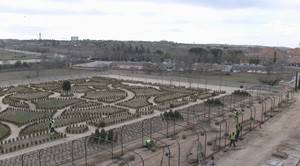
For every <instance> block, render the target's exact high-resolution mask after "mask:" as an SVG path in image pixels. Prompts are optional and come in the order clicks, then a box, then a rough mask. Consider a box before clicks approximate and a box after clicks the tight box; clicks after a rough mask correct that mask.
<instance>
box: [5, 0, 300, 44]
mask: <svg viewBox="0 0 300 166" xmlns="http://www.w3.org/2000/svg"><path fill="white" fill-rule="evenodd" d="M0 22H1V23H0V38H17V39H36V38H38V34H39V32H41V33H42V38H46V39H59V40H66V39H67V40H69V39H70V36H79V38H80V39H98V40H106V39H113V40H150V41H158V40H168V41H175V42H184V43H223V44H249V45H269V46H288V47H297V46H298V45H299V42H300V0H143V1H142V0H26V1H25V0H0Z"/></svg>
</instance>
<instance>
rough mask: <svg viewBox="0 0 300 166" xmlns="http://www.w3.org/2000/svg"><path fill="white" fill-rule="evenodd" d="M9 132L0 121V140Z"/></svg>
mask: <svg viewBox="0 0 300 166" xmlns="http://www.w3.org/2000/svg"><path fill="white" fill-rule="evenodd" d="M9 132H10V130H9V128H8V127H7V126H6V125H4V124H2V123H0V140H2V139H3V138H5V137H6V136H8V135H9Z"/></svg>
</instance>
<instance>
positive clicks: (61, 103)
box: [33, 98, 82, 109]
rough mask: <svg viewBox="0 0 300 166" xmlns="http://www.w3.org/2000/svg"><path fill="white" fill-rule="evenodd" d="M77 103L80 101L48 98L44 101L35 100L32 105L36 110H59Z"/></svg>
mask: <svg viewBox="0 0 300 166" xmlns="http://www.w3.org/2000/svg"><path fill="white" fill-rule="evenodd" d="M79 102H82V100H80V99H67V100H59V99H56V98H49V99H46V100H37V101H34V102H33V103H34V104H35V105H36V108H38V109H60V108H64V107H67V106H69V105H73V104H75V103H79Z"/></svg>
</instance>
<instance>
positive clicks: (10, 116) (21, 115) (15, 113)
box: [0, 109, 52, 126]
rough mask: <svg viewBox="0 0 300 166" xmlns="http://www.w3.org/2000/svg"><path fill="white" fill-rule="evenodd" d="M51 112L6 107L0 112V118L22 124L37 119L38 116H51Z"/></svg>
mask: <svg viewBox="0 0 300 166" xmlns="http://www.w3.org/2000/svg"><path fill="white" fill-rule="evenodd" d="M51 116H52V112H48V111H47V112H33V111H21V110H11V109H8V110H6V111H4V112H2V113H1V114H0V120H3V121H8V122H11V123H14V124H16V125H18V126H22V125H24V124H26V123H28V122H30V121H31V120H38V119H40V118H51Z"/></svg>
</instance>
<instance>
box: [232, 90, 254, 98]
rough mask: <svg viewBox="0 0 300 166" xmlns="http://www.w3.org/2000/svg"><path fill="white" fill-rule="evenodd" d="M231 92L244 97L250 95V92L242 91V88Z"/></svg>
mask: <svg viewBox="0 0 300 166" xmlns="http://www.w3.org/2000/svg"><path fill="white" fill-rule="evenodd" d="M232 94H233V95H238V96H244V97H249V96H251V94H250V93H249V92H247V91H244V90H235V91H234V92H233V93H232Z"/></svg>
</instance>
